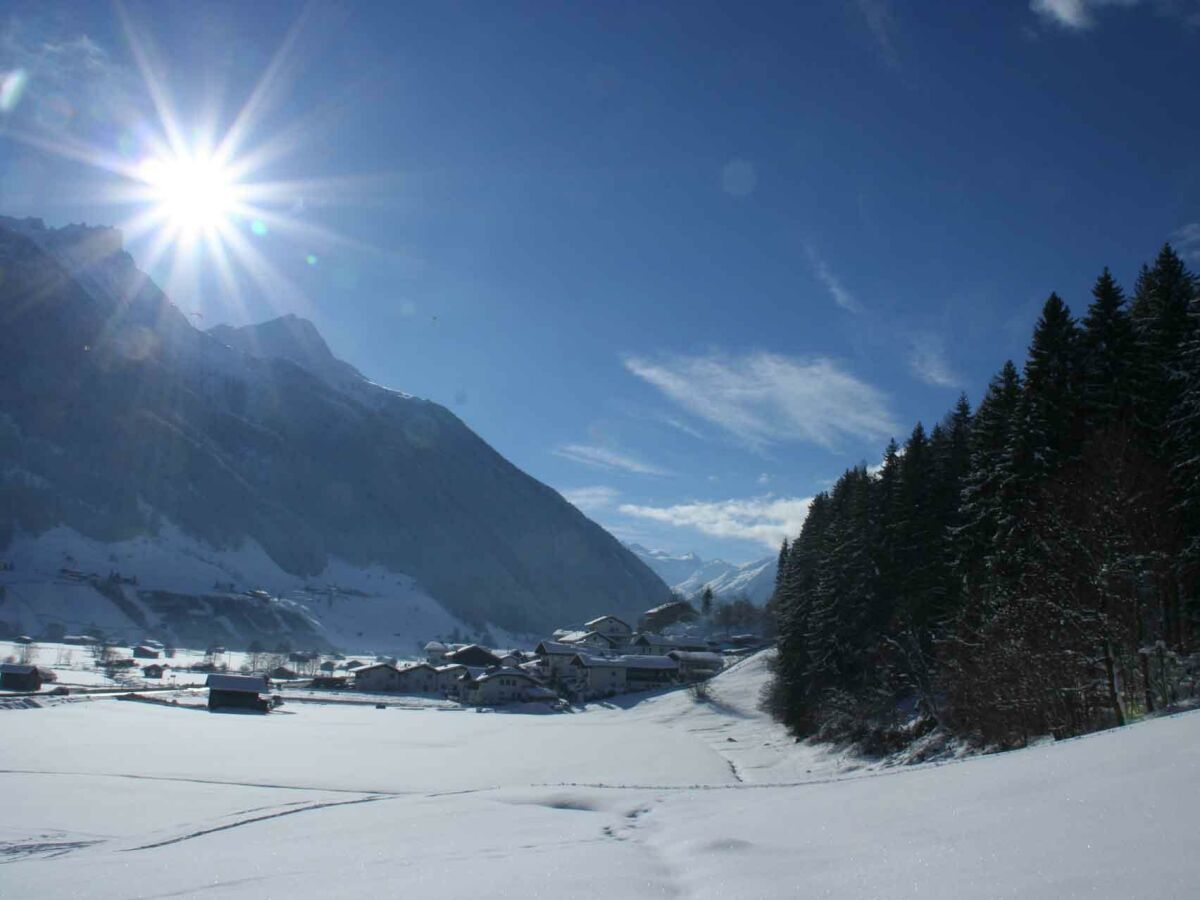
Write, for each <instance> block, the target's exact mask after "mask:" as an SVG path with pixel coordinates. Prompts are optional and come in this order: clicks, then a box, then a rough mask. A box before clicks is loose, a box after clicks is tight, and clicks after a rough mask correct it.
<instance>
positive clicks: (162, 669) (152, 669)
mask: <svg viewBox="0 0 1200 900" xmlns="http://www.w3.org/2000/svg"><path fill="white" fill-rule="evenodd" d="M167 668H168V667H167V666H164V665H163V664H162V663H150V665H148V666H142V677H143V678H155V679H158V678H162V677H163V676H164V675H166V674H167Z"/></svg>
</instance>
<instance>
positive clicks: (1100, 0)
mask: <svg viewBox="0 0 1200 900" xmlns="http://www.w3.org/2000/svg"><path fill="white" fill-rule="evenodd" d="M1140 2H1141V0H1029V8H1030V9H1032V10H1033V11H1034V12H1035V13H1037V14H1038V16H1040V17H1041V18H1042V19H1043V20H1044V21H1046V22H1050V23H1051V24H1053V25H1057V26H1059V27H1061V28H1067V29H1070V30H1072V31H1082V30H1083V29H1086V28H1091V27H1092V26H1093V25H1094V24H1095V23H1096V18H1095V17H1096V13H1097V12H1098V11H1099V10H1101V9H1104V8H1105V7H1110V8H1111V7H1121V6H1126V7H1128V6H1137V5H1138V4H1139V3H1140ZM1150 5H1152V6H1154V7H1155V8H1156V10H1157V11H1158V12H1159V13H1160V14H1165V15H1178V16H1180V17H1182V18H1184V19H1188V18H1189V17H1190V16H1191V15H1194V14H1195V12H1196V10H1195V8H1194V7H1193V8H1192V11H1191V13H1190V14H1189V13H1187V11H1186V9H1185V8H1186V7H1187V6H1188V5H1189V4H1188V2H1187V0H1157V2H1154V3H1152V4H1150Z"/></svg>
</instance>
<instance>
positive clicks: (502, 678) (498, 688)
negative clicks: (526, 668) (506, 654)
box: [463, 668, 543, 706]
mask: <svg viewBox="0 0 1200 900" xmlns="http://www.w3.org/2000/svg"><path fill="white" fill-rule="evenodd" d="M541 688H542V684H541V682H539V681H538V680H537V679H536V678H534V677H533V676H532V675H530V674H529V673H528V672H523V671H521V670H520V669H508V668H500V669H492V670H491V671H488V672H485V673H484V674H482V675H480V676H479V677H478V678H474V679H472V680H471V681H470V682H468V684H467V689H466V691H465V692H464V696H463V699H464V700H465V701H466V702H468V703H476V704H479V705H481V706H493V705H497V704H501V703H514V702H520V701H523V700H527V699H536V698H538V697H539V696H540V695H541V694H542V693H543V692H542V691H541Z"/></svg>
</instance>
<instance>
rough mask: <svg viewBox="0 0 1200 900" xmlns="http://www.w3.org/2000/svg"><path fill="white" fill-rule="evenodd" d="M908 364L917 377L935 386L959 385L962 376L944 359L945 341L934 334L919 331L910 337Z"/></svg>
mask: <svg viewBox="0 0 1200 900" xmlns="http://www.w3.org/2000/svg"><path fill="white" fill-rule="evenodd" d="M908 366H909V368H910V369H911V370H912V373H913V374H914V375H916V376H917V378H919V379H921V380H922V381H924V382H925V383H926V384H932V385H934V386H936V387H960V386H961V385H962V378H960V377H959V376H958V374H957V373H955V372H954V370H953V369H952V368H951V367H950V363H949V362H948V361H947V360H946V345H945V342H944V341H943V340H942V339H941V337H939V336H938V335H936V334H931V333H929V332H921V333H919V334H916V335H914V336H913V338H912V351H911V352H910V353H909V357H908Z"/></svg>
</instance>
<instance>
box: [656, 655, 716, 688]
mask: <svg viewBox="0 0 1200 900" xmlns="http://www.w3.org/2000/svg"><path fill="white" fill-rule="evenodd" d="M667 656H668V657H669V658H671V659H673V660H675V662H677V663H679V677H680V678H682V679H683V680H684V681H699V680H700V679H702V678H711V677H712V676H713V675H716V674H717V673H718V672H720V671H721V670H722V669H723V668H725V658H724V657H723V656H721V654H720V653H706V652H701V651H696V650H671V651H669V652H668V653H667Z"/></svg>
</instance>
